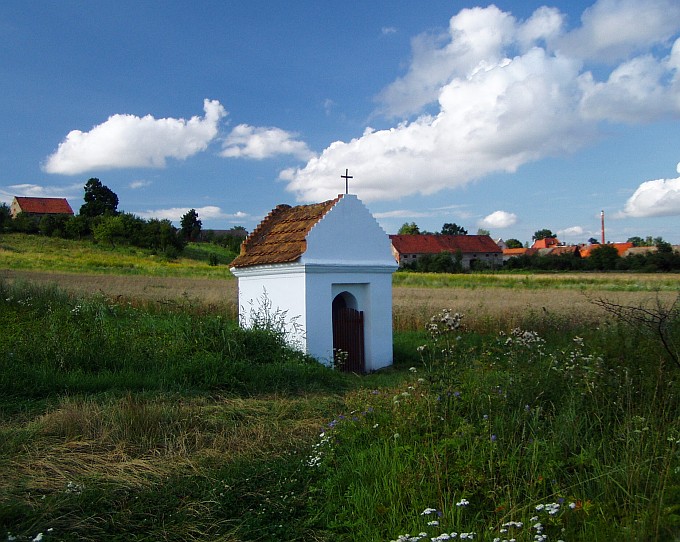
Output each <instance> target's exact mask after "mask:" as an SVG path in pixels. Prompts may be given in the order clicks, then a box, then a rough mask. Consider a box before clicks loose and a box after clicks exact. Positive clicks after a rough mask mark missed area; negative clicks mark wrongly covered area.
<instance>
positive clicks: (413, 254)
mask: <svg viewBox="0 0 680 542" xmlns="http://www.w3.org/2000/svg"><path fill="white" fill-rule="evenodd" d="M390 241H391V242H392V254H393V255H394V259H395V260H396V261H397V262H398V263H399V265H400V266H403V265H405V264H410V263H414V262H416V261H417V260H418V258H420V257H422V256H424V255H426V254H430V255H435V254H441V253H442V252H449V253H450V254H451V255H455V254H460V255H461V257H462V260H461V264H462V266H463V269H474V268H476V267H491V268H498V267H502V265H503V251H502V250H501V248H500V247H499V246H498V245H497V244H496V243H495V242H494V240H493V239H491V237H489V236H488V235H436V234H416V235H390Z"/></svg>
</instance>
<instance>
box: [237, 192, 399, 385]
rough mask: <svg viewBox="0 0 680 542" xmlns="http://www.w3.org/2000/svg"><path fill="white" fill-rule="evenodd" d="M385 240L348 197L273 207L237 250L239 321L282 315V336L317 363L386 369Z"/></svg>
mask: <svg viewBox="0 0 680 542" xmlns="http://www.w3.org/2000/svg"><path fill="white" fill-rule="evenodd" d="M396 268H397V264H396V262H395V260H394V257H393V255H392V251H391V245H390V240H389V237H388V235H387V234H386V233H385V231H384V230H383V229H382V228H381V227H380V225H379V224H378V222H377V221H376V220H375V218H374V217H373V215H371V213H370V212H369V210H368V209H367V208H366V207H365V206H364V204H363V203H362V202H361V201H360V200H359V199H358V198H357V196H355V195H352V194H342V195H339V196H338V197H337V198H335V199H333V200H329V201H325V202H323V203H316V204H312V205H300V206H295V207H291V206H289V205H279V206H277V207H276V208H275V209H274V210H272V211H271V212H270V213H269V214H268V215H267V216H266V217H265V218H264V220H263V221H262V222H261V223H260V225H259V226H258V227H257V228H256V229H255V230H254V231H253V232H252V233H251V234H250V235H249V236H248V237H247V238H246V240H245V241H244V242H243V244H242V245H241V253H240V255H239V256H238V257H237V258H236V259H235V260H234V261H233V262H232V268H231V271H232V272H233V274H234V275H235V276H236V277H237V278H238V300H239V319H240V322H241V324H242V325H243V326H245V327H249V326H250V325H251V319H252V318H253V314H257V311H258V310H260V309H262V308H263V304H264V305H266V306H267V310H270V311H275V312H277V313H279V314H281V313H283V312H285V314H286V318H287V323H286V326H287V329H286V332H287V335H288V336H289V337H292V338H293V343H294V344H295V345H297V346H299V347H300V348H301V349H302V350H303V351H305V352H306V353H307V354H309V355H311V356H313V357H315V358H316V359H318V360H319V361H320V362H322V363H325V364H327V365H330V364H332V363H334V362H335V364H336V365H337V366H338V367H339V368H341V369H344V370H348V371H353V372H360V373H361V372H370V371H374V370H377V369H380V368H382V367H386V366H388V365H391V364H392V361H393V358H392V273H393V272H394V271H395V270H396Z"/></svg>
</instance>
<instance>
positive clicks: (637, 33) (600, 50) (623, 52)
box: [558, 0, 680, 62]
mask: <svg viewBox="0 0 680 542" xmlns="http://www.w3.org/2000/svg"><path fill="white" fill-rule="evenodd" d="M581 22H582V25H581V26H580V27H578V28H576V29H575V30H573V31H572V32H570V33H568V34H566V35H565V36H563V37H562V39H560V40H559V42H558V45H559V47H560V48H561V49H565V50H568V51H569V52H570V54H572V55H577V56H579V57H581V58H584V59H594V60H598V61H605V62H606V61H616V60H621V59H624V58H626V56H627V55H629V54H631V53H634V52H637V51H640V50H646V49H649V47H650V46H652V45H655V44H661V43H664V42H666V41H667V40H669V39H670V38H671V37H672V36H673V35H675V34H677V32H678V26H679V25H680V4H678V2H677V1H676V0H648V1H646V0H599V1H598V2H596V3H595V4H594V5H593V6H591V7H589V8H588V9H586V10H585V11H584V12H583V16H582V17H581Z"/></svg>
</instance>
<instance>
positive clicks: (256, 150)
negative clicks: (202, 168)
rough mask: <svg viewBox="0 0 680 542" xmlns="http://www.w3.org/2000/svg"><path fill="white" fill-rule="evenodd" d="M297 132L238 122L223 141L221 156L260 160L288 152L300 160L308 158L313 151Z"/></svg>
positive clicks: (311, 155)
mask: <svg viewBox="0 0 680 542" xmlns="http://www.w3.org/2000/svg"><path fill="white" fill-rule="evenodd" d="M296 137H297V134H294V133H291V132H287V131H285V130H282V129H281V128H263V127H255V126H249V125H248V124H239V125H238V126H236V127H235V128H234V129H233V130H232V131H231V133H230V134H229V135H228V136H227V138H226V139H225V141H224V145H223V150H222V152H221V153H220V155H221V156H224V157H227V158H254V159H256V160H262V159H264V158H271V157H272V156H276V155H281V154H289V155H292V156H295V157H296V158H298V159H300V160H309V159H310V158H312V157H313V156H314V153H313V152H312V151H311V150H309V147H307V144H306V143H305V142H303V141H300V140H298V139H296Z"/></svg>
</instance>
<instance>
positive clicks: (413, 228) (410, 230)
mask: <svg viewBox="0 0 680 542" xmlns="http://www.w3.org/2000/svg"><path fill="white" fill-rule="evenodd" d="M398 234H399V235H420V228H419V227H418V224H416V223H415V222H411V223H410V224H409V223H408V222H404V224H402V226H401V228H399V232H398Z"/></svg>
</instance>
